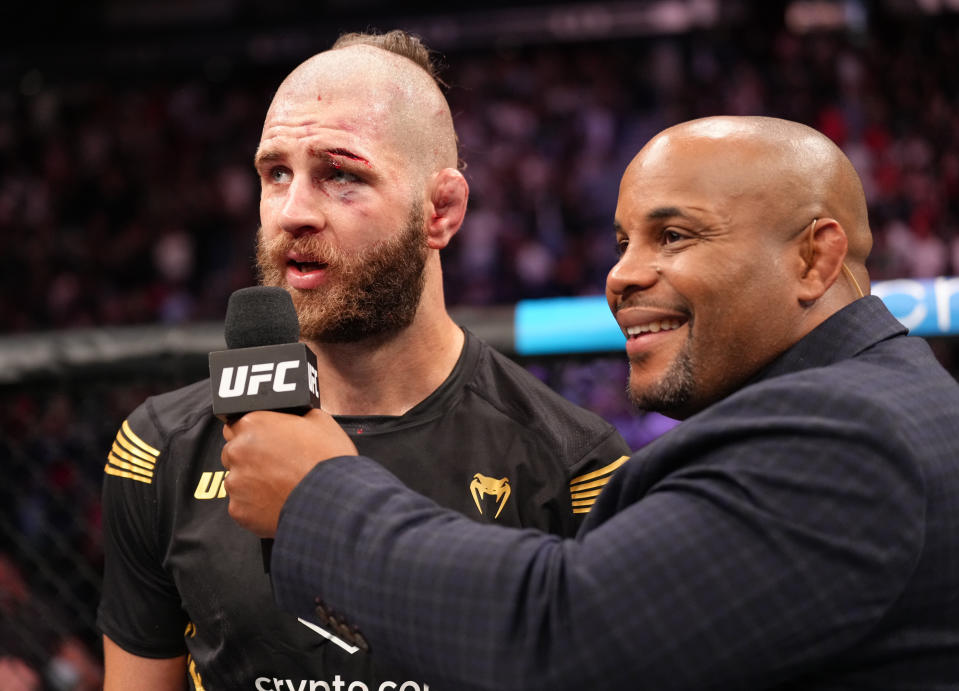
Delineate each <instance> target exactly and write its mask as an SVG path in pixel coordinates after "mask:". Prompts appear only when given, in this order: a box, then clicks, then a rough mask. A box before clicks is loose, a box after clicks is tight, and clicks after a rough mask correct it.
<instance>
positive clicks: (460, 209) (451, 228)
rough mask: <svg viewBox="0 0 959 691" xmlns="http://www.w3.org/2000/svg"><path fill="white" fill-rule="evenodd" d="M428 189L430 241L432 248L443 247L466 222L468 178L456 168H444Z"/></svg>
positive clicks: (427, 220) (468, 192)
mask: <svg viewBox="0 0 959 691" xmlns="http://www.w3.org/2000/svg"><path fill="white" fill-rule="evenodd" d="M429 189H430V192H429V200H428V203H427V206H426V214H427V219H426V235H427V244H428V245H429V247H430V248H431V249H436V250H441V249H443V248H444V247H446V245H448V244H449V241H450V240H451V239H452V238H453V236H454V235H456V231H458V230H459V229H460V226H461V225H463V217H464V216H465V215H466V202H467V200H468V199H469V194H470V190H469V185H467V184H466V178H464V177H463V174H462V173H461V172H459V171H458V170H456V169H455V168H443V169H442V170H440V171H438V172H437V173H435V174H434V175H433V179H432V181H431V182H430V188H429Z"/></svg>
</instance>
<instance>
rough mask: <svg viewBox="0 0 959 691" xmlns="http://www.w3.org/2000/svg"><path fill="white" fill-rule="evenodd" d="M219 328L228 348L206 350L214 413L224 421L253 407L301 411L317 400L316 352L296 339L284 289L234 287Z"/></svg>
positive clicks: (296, 325)
mask: <svg viewBox="0 0 959 691" xmlns="http://www.w3.org/2000/svg"><path fill="white" fill-rule="evenodd" d="M223 334H224V337H225V338H226V344H227V346H228V348H229V350H217V351H214V352H212V353H210V384H211V386H212V388H213V414H214V415H216V416H217V417H219V418H220V419H221V420H223V421H224V422H227V423H229V422H231V421H232V420H235V419H237V418H239V417H241V416H243V415H244V414H246V413H249V412H251V411H253V410H275V411H279V412H284V413H296V414H299V415H303V414H304V413H306V412H307V411H308V410H309V409H310V408H318V407H319V406H320V392H319V388H318V386H317V382H316V355H315V354H314V353H313V351H312V350H310V349H309V347H308V346H307V345H306V344H305V343H299V342H298V339H299V337H300V321H299V319H298V318H297V316H296V310H295V309H294V307H293V300H291V299H290V295H289V293H287V292H286V291H285V290H283V289H282V288H275V287H268V286H255V287H252V288H241V289H240V290H237V291H236V292H235V293H233V294H232V295H231V296H230V301H229V304H228V305H227V309H226V321H225V323H224V329H223Z"/></svg>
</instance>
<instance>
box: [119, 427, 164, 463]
mask: <svg viewBox="0 0 959 691" xmlns="http://www.w3.org/2000/svg"><path fill="white" fill-rule="evenodd" d="M120 428H121V429H122V430H123V433H124V434H125V435H126V436H127V438H128V439H129V440H130V441H132V442H133V443H134V444H136V445H137V446H139V447H140V448H141V449H143V450H144V451H146V452H147V453H148V454H150V455H151V456H153V457H156V456H159V455H160V452H159V451H158V450H156V449H154V448H153V447H152V446H150V445H149V444H147V443H146V442H145V441H143V440H142V439H140V437H138V436H137V435H136V434H135V433H134V431H133V430H132V429H130V423H129V422H127V421H126V420H124V421H123V424H122V425H121V426H120Z"/></svg>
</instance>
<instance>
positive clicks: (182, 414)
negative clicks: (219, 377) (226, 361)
mask: <svg viewBox="0 0 959 691" xmlns="http://www.w3.org/2000/svg"><path fill="white" fill-rule="evenodd" d="M212 405H213V398H212V394H211V391H210V381H209V379H204V380H201V381H198V382H195V383H193V384H189V385H187V386H184V387H182V388H179V389H175V390H173V391H168V392H165V393H162V394H158V395H155V396H150V397H149V398H147V399H146V400H145V401H143V403H141V404H140V405H139V406H137V408H136V409H134V410H133V412H131V413H130V415H129V416H127V419H126V420H124V421H123V423H122V425H121V429H120V432H119V434H132V435H134V436H136V437H137V438H138V440H139V441H141V442H143V443H144V444H146V445H148V446H151V447H157V448H163V447H166V446H168V445H169V443H170V440H171V439H172V438H173V437H175V436H176V435H178V434H180V433H182V432H183V431H185V430H189V429H192V428H196V427H197V426H199V425H203V424H207V423H210V422H211V421H212V420H214V419H215V418H213V415H212Z"/></svg>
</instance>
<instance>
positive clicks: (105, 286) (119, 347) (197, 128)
mask: <svg viewBox="0 0 959 691" xmlns="http://www.w3.org/2000/svg"><path fill="white" fill-rule="evenodd" d="M957 11H959V0H922V1H920V0H888V1H886V2H866V1H865V0H845V1H842V2H839V1H837V2H829V1H799V0H795V1H793V2H756V3H751V2H744V1H743V2H735V1H729V2H726V1H722V2H721V1H720V0H645V1H636V2H606V3H599V2H596V3H589V2H584V3H575V4H574V3H557V2H526V3H520V2H511V3H503V2H482V3H480V2H458V3H455V5H451V6H448V7H440V6H438V5H437V4H436V3H425V2H409V3H389V2H382V1H378V0H329V1H327V2H318V1H313V2H305V1H304V0H271V1H269V2H255V1H254V0H137V1H136V2H133V1H125V0H100V1H99V2H86V3H76V2H65V1H61V2H58V1H54V0H34V1H32V2H29V3H15V4H14V3H7V4H6V5H5V6H4V9H2V10H0V38H2V40H3V48H2V49H0V80H2V82H0V83H2V84H3V88H2V89H0V281H2V285H3V290H2V292H0V329H2V332H3V335H2V337H0V425H2V427H0V430H2V431H0V688H8V687H5V686H4V681H3V676H2V675H3V674H4V673H7V672H8V671H9V669H10V668H11V667H10V665H11V663H12V661H13V660H14V659H17V660H19V661H20V662H22V663H23V664H24V665H26V666H28V667H30V668H32V670H33V675H34V677H33V678H34V679H35V680H38V684H37V685H35V686H34V688H50V689H87V688H98V686H99V684H100V674H101V672H100V658H101V651H100V648H99V642H98V638H97V635H96V633H95V629H94V613H95V606H96V602H97V600H98V597H99V578H100V570H101V565H102V550H101V542H100V511H99V488H100V479H101V474H102V469H103V465H104V462H105V454H106V451H107V449H108V448H109V446H110V443H111V441H112V439H113V437H114V435H115V433H116V428H117V426H118V425H119V423H120V422H121V421H122V420H123V418H124V417H125V415H126V414H127V413H128V412H129V411H130V410H132V408H133V407H135V406H136V405H137V404H138V403H139V402H140V401H141V400H142V399H143V398H144V397H145V396H147V395H148V394H150V393H153V392H157V391H162V390H167V389H170V388H173V387H175V386H177V385H180V384H183V383H187V382H189V381H193V380H195V379H198V378H202V377H203V376H205V371H206V353H207V352H208V351H209V350H210V349H211V348H213V347H216V345H215V344H217V343H222V317H223V312H224V310H225V305H226V300H227V297H228V296H229V294H230V293H231V292H232V291H233V290H234V289H236V288H238V287H242V286H245V285H250V284H251V283H252V282H253V273H252V269H251V256H252V243H253V237H254V233H255V228H256V217H257V209H256V203H257V186H256V180H255V178H254V176H253V172H252V166H251V164H250V161H251V157H252V153H253V151H254V149H255V147H256V143H257V141H258V138H259V131H260V126H261V123H262V117H263V115H264V113H265V109H266V106H267V104H268V103H269V100H270V97H271V95H272V91H273V89H274V88H275V87H276V85H277V84H278V83H279V81H280V80H281V79H282V77H283V76H284V75H285V74H286V72H288V71H289V70H290V69H291V68H292V67H293V66H294V65H295V64H296V63H298V62H299V61H301V60H302V59H304V58H305V57H307V56H309V55H311V54H313V53H315V52H317V51H319V50H322V49H324V48H325V47H327V46H328V45H329V44H330V43H331V42H332V40H333V39H335V37H336V36H337V35H338V34H339V33H340V32H341V31H345V30H364V29H367V28H380V29H390V28H394V27H402V28H406V29H408V30H411V31H414V32H416V33H418V34H420V35H421V36H423V37H424V39H425V40H426V41H427V42H428V43H429V44H430V45H431V46H432V47H433V48H435V49H436V50H438V51H439V52H440V53H441V54H442V55H443V56H445V61H446V62H447V63H448V68H447V69H446V70H445V72H444V74H443V76H444V78H445V80H446V81H447V82H448V84H449V87H450V88H449V91H448V97H449V100H450V103H451V104H452V108H453V111H454V114H455V118H456V123H457V129H458V132H459V136H460V139H461V144H462V151H461V154H462V157H463V159H464V160H465V161H466V163H467V165H468V167H467V169H466V175H467V177H468V179H469V182H470V185H471V191H472V194H471V201H470V210H469V213H468V215H467V220H466V223H465V225H464V227H463V229H462V230H461V231H460V233H459V235H458V236H457V238H456V239H455V240H454V243H453V246H452V247H451V248H449V249H447V250H446V251H445V253H444V259H443V262H444V267H445V276H446V278H445V280H446V289H447V296H448V299H449V302H450V304H451V306H452V307H453V311H454V314H455V315H456V316H457V318H458V319H460V320H462V322H463V323H465V324H467V325H469V326H470V327H471V328H473V329H474V330H475V331H477V333H479V334H480V335H482V336H485V337H487V338H489V339H490V340H492V341H493V342H494V343H495V344H496V345H497V346H498V347H501V348H503V349H504V350H506V351H507V352H509V353H510V354H511V355H513V356H514V357H516V358H517V359H519V360H520V361H521V362H522V363H523V364H525V365H526V366H528V367H529V368H531V369H532V370H533V371H534V372H536V373H537V374H538V375H539V376H540V377H542V378H543V379H544V380H545V381H547V382H548V383H549V384H550V385H551V386H553V387H554V388H556V389H557V390H558V391H560V392H561V393H563V394H564V395H566V396H567V397H569V398H571V399H572V400H574V401H576V402H578V403H580V404H582V405H585V406H586V407H589V408H591V409H593V410H595V411H597V412H598V413H599V414H601V415H603V416H605V417H606V418H608V419H610V420H612V421H613V422H614V423H615V424H616V425H617V426H619V428H620V429H621V430H622V432H623V434H624V435H625V436H626V437H627V439H628V440H629V441H630V443H631V444H632V445H633V446H640V445H642V444H643V443H645V442H646V441H648V440H649V439H650V438H652V437H653V436H655V435H656V434H658V433H660V432H661V431H662V430H663V429H664V428H666V427H668V426H669V424H670V423H669V421H666V420H664V419H662V418H659V417H658V416H653V415H640V414H637V413H636V412H635V411H633V410H631V408H630V406H629V404H628V402H627V401H626V397H625V394H624V386H625V375H626V369H625V364H624V362H623V358H622V356H621V354H620V353H618V352H616V351H617V349H618V348H617V346H616V344H615V343H613V344H612V345H610V344H608V343H607V342H603V343H600V344H599V345H596V344H587V345H584V346H582V347H576V346H575V345H574V346H573V347H569V345H568V344H564V342H562V341H561V340H559V339H558V338H557V339H553V340H552V341H550V339H551V338H553V336H552V332H551V331H550V332H548V333H547V336H546V341H549V342H552V343H553V345H554V346H555V347H554V348H552V349H551V348H549V347H542V346H537V347H534V348H532V349H530V348H524V347H517V324H518V323H519V321H518V319H519V318H518V317H517V315H518V314H519V313H520V312H521V311H522V306H524V305H525V306H526V307H529V306H531V305H532V306H533V308H534V309H535V308H536V306H538V305H544V304H552V303H549V302H543V301H544V300H546V299H549V298H556V297H564V298H572V297H575V298H576V300H575V301H574V302H576V303H577V304H578V303H579V302H580V301H581V300H586V301H587V302H588V301H589V300H591V299H592V298H590V297H588V296H596V295H599V294H600V293H602V289H603V281H604V277H605V274H606V272H607V270H608V268H609V266H610V265H611V264H612V262H613V241H612V233H611V230H610V228H611V218H612V212H613V209H614V207H615V199H616V191H617V186H618V180H619V176H620V174H621V173H622V170H623V168H624V167H625V164H626V163H627V162H628V160H629V159H630V158H631V157H632V156H633V154H634V153H635V152H636V151H637V150H638V148H639V147H640V146H641V144H642V143H643V142H644V141H645V140H646V139H647V138H648V137H649V136H650V135H652V134H653V133H655V132H656V131H658V130H659V129H661V128H662V127H664V126H667V125H669V124H671V123H674V122H677V121H681V120H685V119H689V118H692V117H697V116H701V115H708V114H717V113H740V114H768V115H776V116H781V117H786V118H790V119H794V120H799V121H801V122H805V123H808V124H810V125H812V126H814V127H817V128H818V129H820V130H822V131H823V132H825V133H827V134H828V135H829V136H830V137H832V138H833V139H834V140H835V141H836V142H837V143H838V144H839V145H840V146H842V147H843V149H844V150H845V151H846V152H847V153H848V154H849V156H850V158H851V159H852V160H853V162H854V163H855V165H856V166H857V168H858V170H859V171H860V173H861V175H862V176H863V179H864V182H865V185H866V191H867V196H868V199H869V204H870V214H871V221H872V226H873V230H874V232H875V237H876V246H875V250H874V253H873V256H872V259H871V261H870V264H869V268H870V272H871V274H872V277H873V279H874V280H876V281H885V282H889V283H887V285H889V286H898V287H899V288H903V286H905V287H906V288H908V289H909V290H911V289H912V288H911V287H914V286H926V287H927V288H928V287H929V286H930V285H931V283H930V282H928V281H927V282H926V283H922V282H920V281H919V280H917V281H914V282H910V283H902V282H900V281H899V279H932V278H935V277H948V276H953V275H955V274H959V70H957V69H956V65H957V64H959V16H957ZM936 285H939V286H942V287H948V286H953V285H959V284H954V283H952V282H949V281H941V282H940V283H938V284H936ZM924 289H925V288H924ZM909 290H906V293H907V294H908V295H907V301H908V300H912V303H910V304H907V305H906V306H905V307H904V308H903V309H905V310H906V311H907V312H910V314H911V315H912V316H915V314H917V313H918V308H917V307H916V305H918V304H919V301H920V298H919V297H917V296H916V295H914V294H913V293H910V292H909ZM916 290H919V289H918V288H917V289H916ZM930 290H931V288H930ZM900 292H901V291H900ZM930 295H931V293H930ZM584 296H586V297H584ZM910 296H911V297H910ZM950 296H951V293H948V294H947V295H946V297H942V295H940V296H939V298H938V302H937V303H936V299H935V298H932V297H930V298H929V300H930V301H931V302H930V303H929V304H930V305H932V304H933V303H935V304H936V305H938V307H939V309H940V316H939V320H938V322H937V324H938V325H939V326H940V327H941V326H942V325H943V324H944V321H943V319H944V318H943V316H942V315H943V314H948V313H949V311H950V309H951V308H952V305H953V304H954V303H953V302H952V298H951V297H950ZM922 299H925V298H922ZM521 301H527V302H521ZM517 303H519V304H520V305H521V308H517V309H514V306H515V305H517ZM590 304H592V303H590ZM923 309H925V308H923ZM547 314H548V315H549V318H548V319H547V320H546V323H547V324H556V325H559V324H561V323H563V322H566V323H574V324H575V323H576V322H575V321H574V320H573V319H572V318H570V317H569V316H568V313H562V312H560V313H555V312H553V313H547ZM564 314H565V315H566V316H563V315H564ZM922 314H924V315H925V314H926V312H924V311H923V312H922ZM930 314H931V313H930ZM557 315H559V316H557ZM897 316H899V315H898V313H897ZM932 318H933V317H932V316H930V319H932ZM946 321H948V319H946ZM954 323H955V320H953V322H952V323H950V324H947V325H946V328H938V329H937V328H932V329H931V330H930V331H926V332H924V333H929V334H931V336H930V342H931V343H932V345H933V347H934V348H935V350H936V353H937V355H938V356H939V357H940V359H941V360H942V362H943V363H944V364H945V365H946V366H947V368H949V370H950V371H951V372H952V373H953V375H954V376H955V373H956V371H957V366H959V361H957V359H956V356H957V346H956V341H955V340H954V339H953V338H952V337H951V336H950V335H949V334H950V332H951V331H952V330H953V327H952V324H954ZM916 324H918V322H916ZM916 324H912V325H913V326H915V325H916ZM557 344H558V345H557ZM571 350H572V351H575V352H573V353H570V352H569V351H571ZM28 688H29V687H28Z"/></svg>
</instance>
